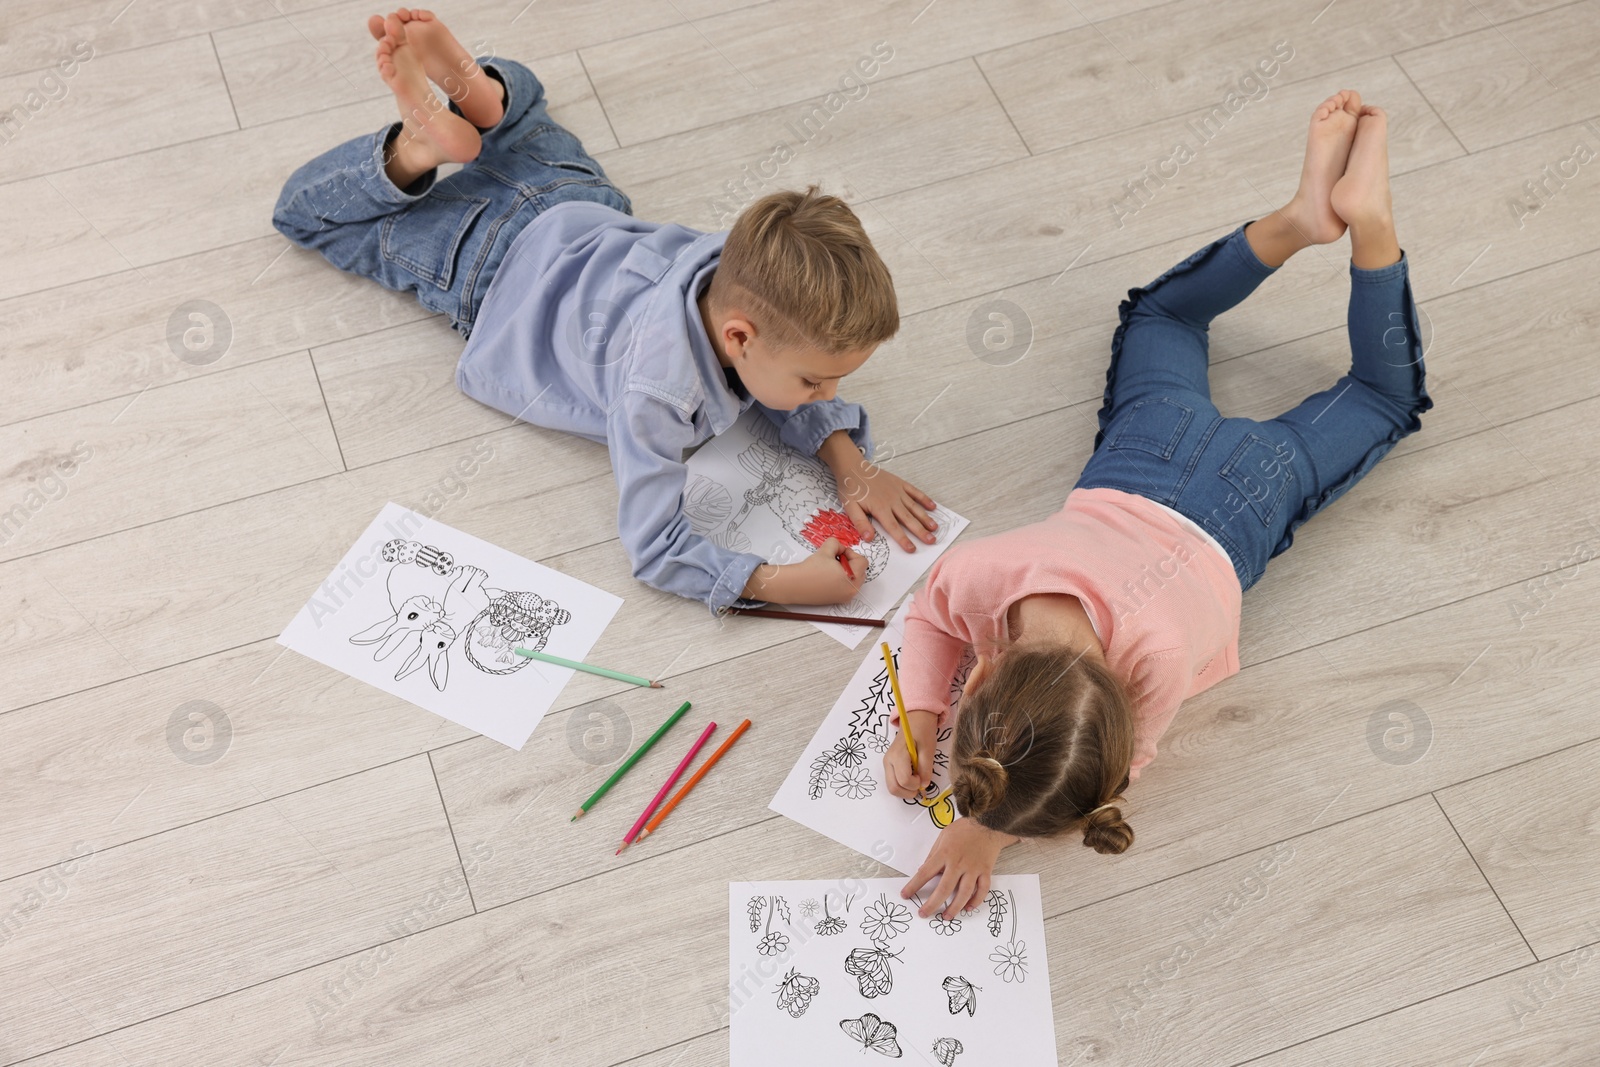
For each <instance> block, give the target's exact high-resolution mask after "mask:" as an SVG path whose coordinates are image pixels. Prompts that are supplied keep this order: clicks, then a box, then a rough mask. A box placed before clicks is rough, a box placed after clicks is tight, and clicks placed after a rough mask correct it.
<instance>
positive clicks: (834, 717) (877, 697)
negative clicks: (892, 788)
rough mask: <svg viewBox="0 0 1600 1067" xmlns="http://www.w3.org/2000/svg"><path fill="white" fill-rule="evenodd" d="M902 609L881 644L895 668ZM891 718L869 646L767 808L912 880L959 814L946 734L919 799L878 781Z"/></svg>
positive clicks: (957, 687)
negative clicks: (952, 791)
mask: <svg viewBox="0 0 1600 1067" xmlns="http://www.w3.org/2000/svg"><path fill="white" fill-rule="evenodd" d="M906 611H907V608H906V607H902V608H901V609H900V610H899V611H898V612H896V613H895V617H894V618H893V619H891V620H890V622H889V625H888V626H887V627H886V628H885V630H884V631H883V636H882V638H881V640H884V641H887V642H888V643H889V648H890V650H891V651H892V653H893V655H894V656H895V664H896V669H897V670H898V669H899V664H900V642H901V637H902V635H903V634H904V628H905V616H906ZM970 651H971V650H970V649H969V650H968V653H969V654H968V656H966V657H964V658H963V659H962V661H961V663H960V664H959V665H958V667H957V669H956V673H955V676H954V677H953V678H952V679H951V683H950V701H951V704H952V705H954V704H955V703H956V702H957V701H959V700H960V699H961V691H962V689H963V687H964V685H965V683H966V677H967V672H968V671H970V670H971V669H972V658H971V655H970ZM895 714H896V709H895V703H894V689H893V687H892V686H891V685H890V684H889V674H888V670H887V669H886V668H885V667H884V665H883V655H882V652H881V651H880V649H879V648H878V646H877V645H876V644H874V645H873V648H872V651H871V652H869V653H868V654H867V656H866V658H865V659H863V660H862V662H861V665H860V666H859V667H857V668H856V672H855V674H854V675H852V676H851V678H850V682H849V684H848V685H846V686H845V688H844V692H843V693H842V694H841V695H840V697H839V699H838V700H836V701H835V702H834V704H833V707H832V708H831V709H830V710H829V711H828V714H827V715H826V716H825V717H824V718H823V720H822V725H821V726H820V727H818V729H817V732H816V735H815V736H813V737H812V738H811V741H810V743H809V744H807V745H806V748H805V751H804V752H803V753H802V754H801V756H800V760H799V762H798V763H796V764H795V765H794V769H793V770H791V771H790V772H789V776H788V777H787V778H786V779H784V782H783V785H782V786H780V787H779V789H778V792H777V795H775V796H774V797H773V798H772V803H771V804H769V805H768V807H770V808H771V809H772V810H773V811H776V812H778V813H779V814H780V815H787V816H788V817H789V818H791V819H793V820H794V821H795V822H798V823H800V824H801V825H802V826H807V827H810V828H811V829H813V830H815V831H817V832H818V833H820V834H822V835H824V836H826V837H830V838H832V839H833V840H835V841H837V842H839V843H840V844H841V845H847V846H849V847H850V848H853V849H855V850H856V851H858V852H860V853H862V854H863V855H867V856H870V857H871V858H873V859H875V860H880V861H882V862H884V863H887V864H888V865H889V866H891V867H893V868H894V869H895V870H897V871H900V872H902V873H904V874H908V875H909V874H911V873H913V872H914V871H915V870H916V869H917V868H918V867H919V866H921V864H922V861H923V859H924V858H925V857H926V856H927V854H928V850H929V849H930V848H932V847H933V841H934V838H935V837H937V836H938V833H939V831H940V830H941V829H943V828H944V827H946V826H949V825H950V824H951V823H952V822H954V821H955V818H956V816H957V814H958V812H957V811H956V806H955V801H954V799H953V798H952V797H950V796H948V795H946V794H947V791H948V790H949V787H950V733H951V731H950V730H949V728H943V729H941V730H939V732H938V744H937V746H936V749H935V752H934V755H933V780H932V781H930V782H929V783H928V786H927V788H926V789H925V790H924V791H923V795H922V796H920V797H912V798H909V799H902V798H899V797H895V796H892V795H890V793H889V790H888V789H887V788H886V787H885V786H884V782H883V754H884V752H885V751H886V750H887V749H888V748H889V745H890V744H891V743H892V742H893V741H894V737H895V734H896V732H897V731H898V730H899V727H898V726H897V725H896V724H895V722H894V717H895ZM927 758H928V757H927V756H926V755H923V756H921V759H922V760H924V761H926V760H927ZM886 855H887V858H885V856H886Z"/></svg>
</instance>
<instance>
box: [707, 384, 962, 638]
mask: <svg viewBox="0 0 1600 1067" xmlns="http://www.w3.org/2000/svg"><path fill="white" fill-rule="evenodd" d="M688 467H689V482H688V484H687V485H686V486H684V490H683V510H684V513H685V514H686V515H687V516H688V517H689V523H690V525H691V526H692V527H693V528H694V532H695V533H697V534H700V535H701V536H702V537H709V538H710V539H711V540H712V541H714V542H716V543H717V544H719V545H722V546H723V547H725V548H730V549H732V550H734V551H736V552H752V553H754V554H756V555H758V556H761V557H762V558H763V559H765V560H767V561H768V562H769V563H777V564H784V563H798V562H800V561H801V560H803V559H805V558H806V557H807V556H809V555H811V553H812V552H814V551H816V549H817V547H818V546H819V545H821V544H822V543H823V542H824V541H826V540H827V539H828V538H830V537H837V538H838V539H839V540H840V542H842V543H843V544H845V545H846V546H848V547H849V548H852V549H854V550H855V551H856V552H859V553H860V554H861V555H863V556H865V557H866V560H867V580H866V584H864V585H863V586H862V587H861V592H860V593H858V594H857V595H856V597H855V599H854V600H852V601H850V603H848V604H837V605H828V606H823V607H816V606H807V607H799V606H797V607H796V609H795V610H797V611H806V612H810V613H813V614H822V615H850V616H855V617H857V618H875V619H881V618H883V617H884V616H885V615H887V614H888V613H889V611H890V610H891V609H892V608H893V607H894V606H895V605H896V604H898V603H899V602H900V598H901V597H903V596H905V595H906V593H908V592H909V591H910V590H911V587H912V586H913V585H915V584H916V583H917V579H919V578H921V577H922V576H923V575H924V574H925V573H927V570H928V568H929V567H931V566H933V561H934V560H936V559H938V558H939V556H940V555H941V554H942V553H943V552H944V550H945V549H946V548H949V547H950V545H951V543H952V542H954V541H955V539H956V538H957V537H958V536H959V535H960V533H961V531H962V530H964V529H966V527H967V520H966V519H964V518H962V517H961V516H960V515H957V514H956V513H955V512H953V511H951V510H950V509H949V508H944V507H941V508H938V509H937V510H936V511H935V513H934V520H935V521H936V522H938V524H939V528H938V530H937V531H935V535H934V536H935V537H936V538H937V541H936V542H935V543H934V544H931V545H930V544H927V543H925V542H923V541H921V540H919V539H917V538H915V537H913V538H912V541H913V543H915V544H916V546H917V550H916V551H915V552H907V551H905V550H904V549H902V548H901V547H900V546H899V545H897V544H895V543H894V542H893V541H892V540H890V538H889V536H888V535H887V534H885V533H884V532H883V530H882V529H881V528H880V529H879V530H878V531H877V534H876V535H875V536H874V537H873V538H872V539H871V540H870V541H863V540H861V535H860V534H859V533H858V532H857V530H856V528H855V524H854V523H853V522H851V521H850V519H849V517H848V516H846V515H845V513H844V505H843V504H842V503H841V502H840V500H839V489H838V485H837V483H835V482H834V480H833V472H832V471H830V470H828V467H827V465H826V464H825V463H823V462H822V461H821V460H819V459H817V458H816V457H815V456H805V455H801V454H800V453H799V452H796V451H795V450H794V449H792V448H789V447H788V446H787V445H785V444H783V443H782V442H781V441H780V440H779V439H778V428H777V427H776V426H774V425H773V424H772V421H771V420H770V419H768V418H767V417H766V416H764V415H762V414H761V413H760V412H759V411H757V410H755V409H754V408H752V409H750V410H749V411H747V412H745V413H744V414H743V415H742V416H740V417H739V420H738V421H737V422H735V423H734V424H733V425H732V426H730V427H729V428H728V429H727V431H726V432H724V433H722V434H721V435H720V436H718V437H714V438H712V439H711V440H710V441H708V442H707V443H706V445H705V447H703V448H701V449H700V450H699V451H698V452H696V453H695V454H694V455H693V456H690V457H689V462H688ZM816 626H817V629H819V630H821V631H822V632H823V633H826V634H828V635H829V636H830V637H833V638H834V639H835V640H837V641H839V642H840V643H841V644H843V645H844V646H845V647H846V648H855V647H856V646H857V645H859V644H860V643H861V639H862V638H863V637H866V636H867V635H869V634H871V633H873V632H874V631H873V630H871V629H870V628H868V627H865V626H846V625H837V626H836V625H833V624H830V623H818V624H816Z"/></svg>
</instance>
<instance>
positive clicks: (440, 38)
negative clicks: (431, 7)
mask: <svg viewBox="0 0 1600 1067" xmlns="http://www.w3.org/2000/svg"><path fill="white" fill-rule="evenodd" d="M391 17H392V18H397V19H398V20H399V21H400V24H401V25H402V26H404V27H405V31H406V38H407V39H408V40H409V41H410V42H411V43H412V44H413V45H415V46H416V49H417V52H418V54H419V55H420V56H421V57H422V69H423V71H424V72H425V73H426V74H427V75H428V80H429V81H431V82H433V84H435V85H437V86H438V87H439V88H440V89H441V90H443V92H444V93H445V95H446V96H448V97H449V98H450V99H451V100H452V101H454V102H455V105H456V107H458V108H460V109H461V114H462V116H463V117H465V118H466V120H467V121H468V122H470V123H472V124H473V125H474V126H476V127H478V128H479V129H482V130H487V129H489V128H490V127H492V126H495V125H496V124H498V123H499V122H500V120H501V119H502V118H504V117H505V113H506V109H505V95H506V91H505V88H504V87H503V86H502V85H501V84H500V83H499V82H498V81H496V80H495V79H493V78H490V77H488V76H486V75H485V74H484V72H483V68H482V67H480V66H478V63H477V60H475V59H473V58H472V54H471V53H470V52H468V51H467V50H466V49H465V48H463V47H462V46H461V42H460V41H458V40H457V39H456V35H455V34H453V33H451V32H450V31H449V29H447V28H446V27H445V24H444V23H443V22H441V21H440V20H439V19H438V18H437V17H436V16H435V15H434V13H433V12H431V11H428V10H425V9H423V8H420V7H412V8H405V7H402V8H397V9H396V10H395V11H394V13H393V15H392V16H391ZM384 25H385V24H384V20H383V19H382V18H380V17H379V16H377V15H373V16H372V17H371V18H369V19H368V20H367V30H368V31H369V32H370V33H371V34H372V36H373V37H374V38H378V39H382V37H383V35H384V32H385V30H384Z"/></svg>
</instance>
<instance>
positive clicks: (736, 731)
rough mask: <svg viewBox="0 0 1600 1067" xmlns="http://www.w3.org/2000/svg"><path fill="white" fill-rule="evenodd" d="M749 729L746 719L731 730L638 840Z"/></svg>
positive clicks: (667, 813)
mask: <svg viewBox="0 0 1600 1067" xmlns="http://www.w3.org/2000/svg"><path fill="white" fill-rule="evenodd" d="M749 728H750V720H749V719H746V720H745V721H744V722H742V723H740V724H739V725H738V726H735V727H734V728H733V733H731V734H729V735H728V739H727V740H726V741H724V742H722V744H720V745H718V746H717V750H716V751H715V752H713V753H711V758H710V759H708V760H706V761H705V762H704V763H702V764H701V765H700V769H699V770H698V771H695V772H694V774H692V775H690V776H689V780H688V781H687V782H684V783H683V786H682V787H681V788H680V789H679V790H678V791H677V792H676V793H674V794H672V799H671V800H669V801H667V803H666V805H665V806H664V807H662V809H661V810H660V811H658V812H656V815H655V818H653V819H651V820H650V821H649V823H647V824H646V825H645V828H644V830H643V831H641V832H640V834H639V840H641V841H643V840H644V839H645V838H647V837H649V836H650V835H651V834H653V833H655V832H656V827H658V826H660V825H661V821H662V820H663V819H665V818H666V817H667V816H668V815H669V814H670V813H671V812H672V809H673V808H675V807H677V806H678V801H680V800H682V799H683V798H684V796H685V795H686V794H687V793H688V792H689V790H691V789H693V788H694V787H695V783H696V782H698V781H700V779H702V778H704V777H705V776H706V772H707V771H709V770H710V769H711V765H712V764H713V763H715V762H717V760H719V759H721V758H722V754H723V753H724V752H726V751H728V749H730V748H732V747H733V743H734V742H735V741H737V740H739V735H740V734H742V733H744V732H745V731H746V730H748V729H749Z"/></svg>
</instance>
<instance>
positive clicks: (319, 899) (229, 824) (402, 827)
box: [0, 757, 472, 1063]
mask: <svg viewBox="0 0 1600 1067" xmlns="http://www.w3.org/2000/svg"><path fill="white" fill-rule="evenodd" d="M130 802H136V799H134V798H130ZM79 831H80V833H81V834H82V835H83V839H82V846H81V847H78V846H75V849H74V851H73V852H71V853H68V854H67V856H64V857H61V860H62V861H63V862H65V861H67V860H68V858H69V857H81V858H80V859H78V860H76V861H74V862H71V863H70V864H69V865H68V866H67V867H63V865H62V863H57V864H56V865H55V866H53V867H51V868H49V869H48V870H47V872H46V874H45V875H39V874H30V875H24V876H23V877H21V878H17V879H11V880H10V881H7V882H4V883H0V899H3V900H11V899H14V898H22V897H23V894H24V893H26V892H27V891H29V890H33V889H35V886H36V885H39V886H44V888H43V889H42V890H39V892H41V893H43V894H45V895H46V903H44V904H42V905H40V906H39V907H38V908H36V909H35V910H34V911H33V912H32V913H31V915H30V917H29V919H28V921H27V922H26V923H25V924H23V925H22V926H21V927H20V928H19V929H18V930H17V932H16V934H15V935H13V936H12V937H11V939H10V941H9V943H7V945H6V951H5V953H4V955H3V956H0V981H3V982H4V985H5V988H6V990H7V993H8V995H7V1000H8V1009H9V1010H8V1015H9V1021H8V1023H7V1026H6V1031H5V1034H4V1035H3V1036H0V1060H3V1062H5V1063H14V1062H16V1061H17V1060H19V1059H22V1058H23V1057H26V1056H31V1055H34V1054H36V1053H40V1052H46V1051H49V1050H51V1049H54V1048H58V1047H60V1046H62V1045H64V1044H66V1043H68V1042H69V1041H74V1040H78V1039H82V1038H84V1037H88V1036H91V1035H94V1034H99V1033H104V1032H106V1031H108V1030H112V1029H117V1028H120V1027H124V1026H128V1025H130V1024H132V1023H137V1022H139V1021H141V1020H144V1019H148V1018H152V1017H154V1016H157V1015H161V1014H164V1013H166V1012H169V1011H172V1010H174V1009H176V1008H181V1007H183V1006H185V1005H188V1004H193V1003H196V1002H197V1001H201V1000H206V999H208V998H211V997H216V996H219V995H221V994H225V993H227V992H228V991H229V990H232V989H236V988H239V987H241V986H248V985H253V984H255V983H258V982H260V981H263V980H265V979H270V978H274V977H277V976H279V975H283V974H288V973H292V972H295V971H298V970H299V969H300V968H303V967H305V966H307V965H308V964H310V963H314V962H317V961H320V960H324V959H327V958H328V957H329V955H330V954H338V955H343V954H345V953H349V952H355V951H359V950H362V949H365V948H368V947H370V946H372V945H375V944H378V943H380V942H384V941H390V940H393V939H394V937H395V936H396V934H395V931H396V930H399V931H400V932H401V933H402V934H403V933H404V932H406V931H408V930H416V929H423V928H426V927H429V926H432V925H434V924H436V923H439V922H441V921H444V920H447V919H450V918H454V917H457V916H460V915H463V914H471V913H472V906H471V903H470V900H469V898H468V894H467V893H466V892H465V891H464V889H465V886H464V883H463V881H462V871H461V867H460V861H459V860H458V859H457V857H456V852H455V847H454V845H453V844H452V843H451V838H450V831H449V829H448V827H447V826H446V823H445V815H444V810H443V808H442V807H441V806H440V804H439V794H438V791H437V789H436V788H435V786H434V782H433V774H432V772H431V771H430V770H429V769H428V761H427V759H426V758H425V757H417V758H414V759H411V760H408V761H406V762H404V763H399V764H394V765H392V766H390V767H386V768H381V769H378V770H374V771H369V772H367V773H366V774H365V775H360V776H356V777H353V778H346V779H343V780H341V781H339V782H336V783H334V784H332V785H329V786H324V787H322V788H319V789H314V790H309V791H306V792H302V793H295V794H293V795H290V796H286V797H281V798H279V799H277V800H272V801H268V802H265V803H262V804H258V805H256V806H255V807H252V808H247V809H244V810H243V811H239V812H236V813H233V814H231V815H226V816H222V817H220V818H218V819H213V820H209V821H207V822H202V823H198V824H196V825H194V826H192V827H187V828H185V829H183V830H178V831H174V832H172V833H169V834H163V835H161V836H159V837H157V838H153V839H150V840H147V841H142V842H134V843H130V844H126V845H121V846H119V847H114V848H104V847H103V846H102V842H101V840H100V838H101V833H102V828H101V827H99V826H96V825H93V824H80V826H79ZM52 873H54V874H55V875H56V876H57V878H58V879H59V880H62V881H65V882H66V883H67V886H68V888H67V889H66V890H64V891H63V890H56V891H55V893H53V894H52V893H51V887H52V885H53V883H47V882H46V881H45V878H46V877H47V876H48V875H50V874H52ZM51 896H54V897H55V898H56V899H54V900H51V899H50V897H51ZM435 900H437V901H438V902H437V903H434V901H435ZM197 916H204V917H206V919H207V921H205V922H196V921H194V920H195V918H196V917H197ZM242 944H248V945H249V946H250V950H249V951H248V952H241V951H239V946H240V945H242ZM66 946H70V947H66ZM301 1010H304V1009H303V1008H302V1009H301ZM117 1043H118V1044H120V1041H118V1042H117Z"/></svg>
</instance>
